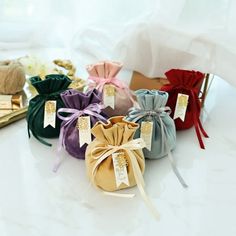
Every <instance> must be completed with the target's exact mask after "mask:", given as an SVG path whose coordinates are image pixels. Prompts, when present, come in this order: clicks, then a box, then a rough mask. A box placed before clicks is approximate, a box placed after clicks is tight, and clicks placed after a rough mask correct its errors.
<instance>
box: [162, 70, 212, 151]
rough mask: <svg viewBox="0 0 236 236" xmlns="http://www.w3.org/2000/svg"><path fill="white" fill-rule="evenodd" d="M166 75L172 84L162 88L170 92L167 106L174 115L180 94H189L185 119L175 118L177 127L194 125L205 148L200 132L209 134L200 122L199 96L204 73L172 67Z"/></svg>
mask: <svg viewBox="0 0 236 236" xmlns="http://www.w3.org/2000/svg"><path fill="white" fill-rule="evenodd" d="M165 75H166V77H167V79H168V80H169V82H170V84H167V85H165V86H163V87H162V88H161V90H163V91H166V92H168V93H169V99H168V102H167V106H169V107H170V108H171V110H172V114H171V116H172V117H173V116H174V111H175V106H176V101H177V97H178V94H179V93H182V94H187V95H188V96H189V99H188V105H187V110H186V115H185V120H184V121H182V120H181V119H180V118H177V119H175V120H174V122H175V126H176V129H177V130H183V129H188V128H191V127H192V126H193V125H194V126H195V129H196V133H197V136H198V139H199V143H200V146H201V148H204V144H203V142H202V139H201V134H200V132H201V133H202V134H203V136H205V137H208V136H207V134H206V132H205V131H204V129H203V127H202V124H201V122H200V112H201V104H200V100H199V97H198V94H199V91H200V87H201V84H202V82H203V79H204V74H203V73H201V72H199V71H188V70H180V69H172V70H170V71H167V72H166V73H165Z"/></svg>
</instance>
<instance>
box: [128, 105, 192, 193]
mask: <svg viewBox="0 0 236 236" xmlns="http://www.w3.org/2000/svg"><path fill="white" fill-rule="evenodd" d="M170 113H171V109H170V108H169V107H160V108H158V109H156V110H142V109H139V108H134V107H133V108H131V109H130V111H129V114H128V116H129V118H131V119H132V121H133V122H137V121H138V120H140V119H142V118H144V117H147V116H155V117H157V118H158V119H159V122H160V127H161V137H162V139H161V148H162V150H164V149H166V150H167V157H168V159H169V161H170V163H171V167H172V169H173V171H174V173H175V175H176V177H177V178H178V180H179V182H180V183H181V184H182V186H183V187H184V188H187V187H188V185H187V184H186V183H185V181H184V179H183V177H182V176H181V175H180V173H179V171H178V169H177V167H176V164H175V161H174V158H173V157H172V154H171V151H170V148H169V147H168V143H167V139H166V133H167V128H166V125H165V123H164V122H163V120H162V117H163V116H165V115H166V114H167V115H169V114H170Z"/></svg>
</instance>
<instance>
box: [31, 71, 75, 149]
mask: <svg viewBox="0 0 236 236" xmlns="http://www.w3.org/2000/svg"><path fill="white" fill-rule="evenodd" d="M30 82H31V84H32V86H33V87H34V88H35V89H36V90H37V92H38V95H36V96H35V97H34V98H32V99H31V100H30V102H29V107H28V111H27V123H28V134H29V137H30V131H31V133H32V134H33V136H34V137H35V138H36V139H38V140H39V141H40V142H41V143H43V144H45V145H48V146H51V144H50V143H48V142H46V141H45V140H44V139H43V138H55V137H58V136H59V133H60V126H61V120H60V119H58V118H57V116H56V112H57V110H58V109H59V108H62V107H64V103H63V101H62V99H61V96H60V94H61V93H62V92H64V91H65V90H66V89H67V88H68V86H69V85H70V83H71V80H70V79H69V78H68V77H67V76H65V75H62V74H51V75H46V76H45V79H44V80H42V79H41V78H40V77H39V76H35V77H32V78H30Z"/></svg>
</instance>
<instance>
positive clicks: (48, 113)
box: [43, 100, 57, 128]
mask: <svg viewBox="0 0 236 236" xmlns="http://www.w3.org/2000/svg"><path fill="white" fill-rule="evenodd" d="M56 109H57V102H56V101H53V100H49V101H46V102H45V105H44V124H43V128H46V127H48V126H49V125H51V126H52V127H53V128H55V127H56Z"/></svg>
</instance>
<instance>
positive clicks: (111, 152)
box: [85, 116, 145, 192]
mask: <svg viewBox="0 0 236 236" xmlns="http://www.w3.org/2000/svg"><path fill="white" fill-rule="evenodd" d="M138 128H139V125H138V124H136V123H133V122H129V121H124V120H123V116H118V117H113V118H110V119H109V120H108V123H107V124H104V123H102V122H98V123H97V124H96V125H95V126H94V127H93V128H92V134H93V135H94V137H95V139H94V141H92V142H91V143H90V144H89V145H88V147H87V150H86V154H85V161H86V168H87V174H88V176H89V179H90V180H91V181H92V183H93V184H94V185H95V186H97V187H99V188H101V189H103V190H105V191H109V192H112V191H116V190H120V189H124V188H128V187H132V186H134V185H136V178H135V173H134V168H136V169H138V172H139V173H141V174H143V173H144V168H145V160H144V156H143V152H142V145H143V143H140V139H138V140H133V136H134V133H135V132H136V130H137V129H138ZM141 141H142V140H141ZM114 159H116V161H114ZM114 163H115V165H114ZM116 164H117V165H116ZM134 165H135V167H134ZM124 172H125V173H124ZM126 172H127V176H125V175H126ZM117 175H118V176H117ZM127 179H128V181H127ZM127 183H128V184H127Z"/></svg>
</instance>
